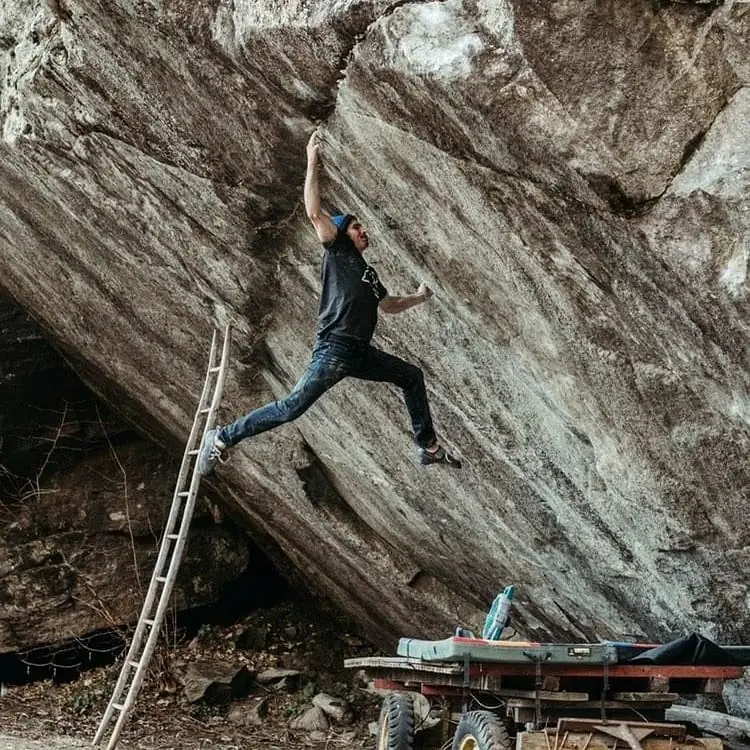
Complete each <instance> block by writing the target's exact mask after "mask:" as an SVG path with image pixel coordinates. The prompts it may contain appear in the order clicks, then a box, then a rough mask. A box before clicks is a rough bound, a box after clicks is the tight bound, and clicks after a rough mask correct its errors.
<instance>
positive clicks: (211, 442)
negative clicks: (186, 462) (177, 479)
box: [198, 428, 227, 477]
mask: <svg viewBox="0 0 750 750" xmlns="http://www.w3.org/2000/svg"><path fill="white" fill-rule="evenodd" d="M226 447H227V446H226V443H224V442H222V441H221V440H219V430H218V428H217V429H215V430H209V431H208V432H207V433H206V437H205V439H204V440H203V445H202V446H201V452H200V453H199V454H198V473H199V474H200V475H201V476H204V477H205V476H206V475H208V474H210V473H211V472H212V471H213V470H214V469H215V468H216V464H217V463H218V462H219V461H221V452H222V451H223V450H224V449H225V448H226Z"/></svg>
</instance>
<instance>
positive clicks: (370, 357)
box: [349, 346, 461, 468]
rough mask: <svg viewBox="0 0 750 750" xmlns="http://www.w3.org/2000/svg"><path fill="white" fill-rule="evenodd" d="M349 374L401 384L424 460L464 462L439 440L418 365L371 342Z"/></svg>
mask: <svg viewBox="0 0 750 750" xmlns="http://www.w3.org/2000/svg"><path fill="white" fill-rule="evenodd" d="M349 374H350V375H351V376H352V377H355V378H360V379H362V380H373V381H376V382H380V383H393V384H394V385H396V386H398V387H399V388H401V390H402V391H403V394H404V402H405V403H406V409H407V410H408V412H409V416H410V418H411V424H412V429H413V431H414V441H415V442H416V443H417V445H418V446H419V447H420V458H421V461H422V463H423V464H431V463H444V464H449V465H451V466H455V467H456V468H458V467H460V466H461V462H460V461H459V460H458V459H456V458H455V457H453V456H451V455H450V454H449V453H447V452H446V451H445V449H444V448H442V447H441V446H440V445H439V443H438V441H437V437H436V436H435V429H434V427H433V425H432V416H431V415H430V405H429V403H428V401H427V389H426V388H425V384H424V375H423V374H422V370H420V369H419V367H417V366H416V365H412V364H410V363H409V362H406V361H405V360H403V359H400V358H399V357H396V356H394V355H393V354H387V353H386V352H383V351H380V349H376V348H375V347H373V346H370V347H368V349H367V353H366V354H365V356H364V357H363V358H362V360H360V362H359V363H358V365H357V367H356V368H355V369H353V370H352V371H351V372H350V373H349Z"/></svg>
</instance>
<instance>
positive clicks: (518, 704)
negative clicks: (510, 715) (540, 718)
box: [506, 693, 666, 711]
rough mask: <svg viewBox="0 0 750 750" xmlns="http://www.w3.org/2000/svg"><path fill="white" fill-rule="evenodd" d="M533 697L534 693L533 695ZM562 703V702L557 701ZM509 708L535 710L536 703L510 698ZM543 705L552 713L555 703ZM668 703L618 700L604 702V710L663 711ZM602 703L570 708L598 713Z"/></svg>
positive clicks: (585, 702) (596, 701)
mask: <svg viewBox="0 0 750 750" xmlns="http://www.w3.org/2000/svg"><path fill="white" fill-rule="evenodd" d="M532 695H533V693H532ZM557 702H558V703H560V702H561V701H557ZM506 703H507V705H508V707H509V708H534V706H535V702H534V701H533V700H530V699H528V698H515V697H512V698H508V700H507V701H506ZM542 703H544V704H545V705H546V707H547V709H548V710H550V711H552V710H553V707H552V705H551V704H552V703H554V701H550V700H543V701H542ZM665 704H666V702H665V701H663V700H654V701H649V700H643V701H638V702H637V703H635V702H629V701H616V700H606V701H604V708H613V709H614V708H622V709H625V708H627V709H633V708H636V707H637V708H640V709H642V710H645V709H648V708H653V709H659V711H663V710H664V708H665ZM601 705H602V702H601V701H600V700H589V701H576V702H575V703H571V705H570V708H573V707H574V706H575V708H585V709H589V708H590V709H592V710H593V711H598V710H599V708H600V707H601Z"/></svg>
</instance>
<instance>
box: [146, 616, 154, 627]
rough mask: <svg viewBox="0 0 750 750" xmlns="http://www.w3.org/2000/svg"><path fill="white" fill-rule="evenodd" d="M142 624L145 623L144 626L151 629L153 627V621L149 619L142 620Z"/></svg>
mask: <svg viewBox="0 0 750 750" xmlns="http://www.w3.org/2000/svg"><path fill="white" fill-rule="evenodd" d="M143 622H144V623H145V624H146V625H150V626H151V627H153V626H154V624H155V623H154V621H153V620H152V619H150V618H149V619H146V620H144V621H143Z"/></svg>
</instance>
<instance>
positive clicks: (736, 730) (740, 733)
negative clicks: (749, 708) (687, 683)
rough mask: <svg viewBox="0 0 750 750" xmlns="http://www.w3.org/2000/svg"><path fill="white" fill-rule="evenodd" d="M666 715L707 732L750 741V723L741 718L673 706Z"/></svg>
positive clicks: (688, 707) (700, 709) (716, 712)
mask: <svg viewBox="0 0 750 750" xmlns="http://www.w3.org/2000/svg"><path fill="white" fill-rule="evenodd" d="M666 713H667V714H668V716H669V719H670V720H671V721H690V722H692V723H693V724H695V725H696V726H698V727H700V728H701V729H704V730H706V731H710V732H715V733H716V734H721V735H724V736H727V737H728V736H733V737H735V738H737V739H745V740H750V721H749V720H748V719H743V718H741V717H739V716H731V715H730V714H722V713H719V712H718V711H708V710H706V709H705V708H692V707H691V706H672V707H671V708H668V709H667V711H666Z"/></svg>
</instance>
